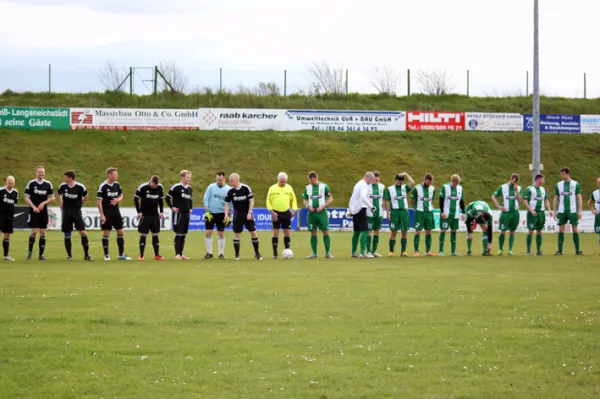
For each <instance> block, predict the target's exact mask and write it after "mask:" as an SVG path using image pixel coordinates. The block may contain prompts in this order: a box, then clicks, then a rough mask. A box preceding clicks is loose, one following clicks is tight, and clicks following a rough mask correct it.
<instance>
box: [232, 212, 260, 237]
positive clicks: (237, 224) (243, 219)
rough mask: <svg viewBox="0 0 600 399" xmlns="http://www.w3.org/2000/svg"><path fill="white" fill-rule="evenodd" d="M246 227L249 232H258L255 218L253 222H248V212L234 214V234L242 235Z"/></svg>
mask: <svg viewBox="0 0 600 399" xmlns="http://www.w3.org/2000/svg"><path fill="white" fill-rule="evenodd" d="M244 227H246V230H248V231H249V232H253V231H256V223H255V222H254V217H253V218H252V220H248V214H247V213H246V212H236V213H234V214H233V232H234V233H238V234H239V233H241V232H242V231H244Z"/></svg>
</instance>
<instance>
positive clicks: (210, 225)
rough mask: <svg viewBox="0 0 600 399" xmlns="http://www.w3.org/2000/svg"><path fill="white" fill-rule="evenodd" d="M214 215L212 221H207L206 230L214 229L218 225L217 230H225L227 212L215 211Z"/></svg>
mask: <svg viewBox="0 0 600 399" xmlns="http://www.w3.org/2000/svg"><path fill="white" fill-rule="evenodd" d="M212 217H213V218H212V220H211V221H210V222H206V230H207V231H208V230H214V229H215V227H217V231H225V214H224V213H213V214H212Z"/></svg>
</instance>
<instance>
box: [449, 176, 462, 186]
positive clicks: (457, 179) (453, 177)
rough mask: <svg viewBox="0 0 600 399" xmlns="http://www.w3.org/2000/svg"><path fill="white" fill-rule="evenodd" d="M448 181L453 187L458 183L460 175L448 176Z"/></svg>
mask: <svg viewBox="0 0 600 399" xmlns="http://www.w3.org/2000/svg"><path fill="white" fill-rule="evenodd" d="M450 183H452V185H453V186H454V187H456V186H458V185H459V184H460V176H459V175H452V177H451V178H450Z"/></svg>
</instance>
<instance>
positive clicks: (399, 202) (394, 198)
mask: <svg viewBox="0 0 600 399" xmlns="http://www.w3.org/2000/svg"><path fill="white" fill-rule="evenodd" d="M409 193H410V186H409V185H408V184H403V185H401V186H396V185H393V186H389V187H388V188H387V189H386V190H385V194H384V195H383V199H384V200H386V201H389V202H390V207H391V209H394V210H401V209H408V195H409Z"/></svg>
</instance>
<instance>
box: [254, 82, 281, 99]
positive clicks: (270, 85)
mask: <svg viewBox="0 0 600 399" xmlns="http://www.w3.org/2000/svg"><path fill="white" fill-rule="evenodd" d="M254 94H256V95H257V96H279V95H280V94H281V88H280V87H279V85H278V84H277V83H275V82H260V83H259V84H258V86H256V88H255V89H254Z"/></svg>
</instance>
